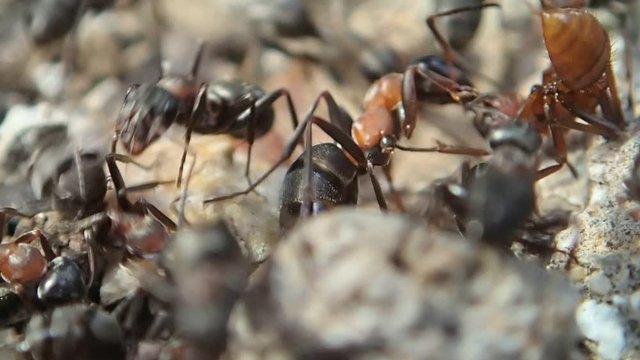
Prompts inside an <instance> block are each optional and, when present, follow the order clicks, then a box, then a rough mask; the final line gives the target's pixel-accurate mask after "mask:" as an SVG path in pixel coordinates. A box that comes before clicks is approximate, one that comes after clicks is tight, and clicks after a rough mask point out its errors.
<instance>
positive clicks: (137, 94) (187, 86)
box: [111, 43, 298, 187]
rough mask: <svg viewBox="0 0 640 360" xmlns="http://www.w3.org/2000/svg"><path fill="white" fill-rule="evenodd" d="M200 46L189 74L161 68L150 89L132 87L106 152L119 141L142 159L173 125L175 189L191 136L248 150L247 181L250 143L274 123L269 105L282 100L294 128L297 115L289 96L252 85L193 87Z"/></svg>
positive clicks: (226, 83)
mask: <svg viewBox="0 0 640 360" xmlns="http://www.w3.org/2000/svg"><path fill="white" fill-rule="evenodd" d="M203 49H204V44H202V43H201V44H200V45H199V47H198V50H197V54H196V56H195V59H194V61H193V64H192V67H191V72H190V73H189V74H188V75H186V76H184V75H172V74H168V73H167V72H166V71H165V69H164V67H163V71H162V75H161V78H160V79H159V80H158V81H157V82H156V83H154V84H141V85H138V84H136V85H133V86H131V87H130V88H129V90H128V91H127V95H126V97H125V99H124V103H123V105H122V109H121V111H120V114H119V116H118V120H117V123H116V129H115V133H114V138H113V142H112V146H111V152H112V153H115V150H116V145H117V142H118V139H120V140H121V141H122V143H123V145H124V146H125V148H126V150H127V151H128V152H129V153H130V154H131V155H138V154H140V153H142V152H143V151H144V150H145V149H146V148H147V146H149V145H150V144H152V143H153V142H154V141H156V140H157V139H158V138H159V137H160V136H161V135H162V134H164V133H165V132H166V131H167V129H168V128H169V127H170V126H171V125H173V124H174V123H176V124H180V125H183V126H185V127H186V135H185V144H184V152H183V154H182V159H181V161H180V169H179V171H178V179H177V186H178V187H180V183H181V181H182V172H183V168H184V162H185V160H186V155H187V152H188V147H189V142H190V140H191V133H192V132H195V133H197V134H206V135H214V134H228V135H231V136H233V137H235V138H240V139H244V140H246V141H247V142H248V144H249V149H248V155H247V164H246V168H245V177H246V178H247V180H248V181H249V183H251V180H250V179H249V168H250V163H251V150H252V146H253V142H254V140H255V138H258V137H261V136H262V135H264V134H266V133H267V132H269V130H271V127H272V125H273V122H274V120H275V113H274V110H273V107H272V105H273V103H274V102H275V101H276V100H277V99H279V98H281V97H284V98H285V99H286V100H287V106H288V110H289V113H290V115H291V122H292V123H293V127H294V128H295V127H296V126H297V125H298V118H297V115H296V110H295V107H294V104H293V100H292V99H291V95H290V94H289V91H288V90H286V89H282V88H281V89H277V90H275V91H272V92H269V93H267V92H265V91H264V90H263V89H262V88H260V87H259V86H257V85H254V84H250V83H247V82H244V81H241V80H218V81H214V82H211V83H202V84H201V85H197V84H196V74H197V71H198V67H199V65H200V61H201V58H202V53H203Z"/></svg>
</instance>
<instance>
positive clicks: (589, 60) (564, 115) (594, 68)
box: [465, 0, 632, 179]
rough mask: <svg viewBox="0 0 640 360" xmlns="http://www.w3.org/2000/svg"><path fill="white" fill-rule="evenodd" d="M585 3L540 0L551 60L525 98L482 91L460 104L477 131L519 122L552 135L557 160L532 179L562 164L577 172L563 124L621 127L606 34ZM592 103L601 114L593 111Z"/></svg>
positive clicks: (611, 133) (608, 130)
mask: <svg viewBox="0 0 640 360" xmlns="http://www.w3.org/2000/svg"><path fill="white" fill-rule="evenodd" d="M587 4H588V2H587V1H584V0H565V1H563V0H555V1H553V0H542V1H541V5H542V12H541V14H540V18H541V21H542V30H543V35H544V42H545V46H546V48H547V52H548V54H549V59H550V61H551V65H550V67H549V68H548V69H547V70H545V71H544V72H543V76H542V84H541V85H534V86H533V87H532V89H531V92H530V94H529V96H528V97H527V99H525V100H524V101H522V100H520V98H519V97H518V96H517V95H512V94H496V95H483V96H480V97H478V98H477V99H475V100H474V101H471V102H469V103H468V104H465V107H466V108H467V109H468V110H470V111H472V112H474V113H475V120H474V125H475V126H476V129H478V131H479V132H480V134H481V135H483V136H486V135H487V134H488V133H489V132H490V130H491V129H492V128H498V127H501V126H504V125H505V124H508V123H509V122H511V121H520V122H525V123H528V124H530V125H531V126H532V127H533V128H534V129H536V131H537V132H538V133H539V134H541V135H550V136H551V137H552V139H553V144H554V147H555V149H556V153H557V155H556V156H557V159H556V161H557V164H556V165H551V166H549V167H547V168H546V169H544V170H541V171H540V172H538V175H537V176H538V179H541V178H543V177H546V176H548V175H550V174H553V173H554V172H556V171H558V170H560V169H561V168H562V167H563V166H564V165H567V166H568V168H569V170H570V171H571V173H572V174H573V176H574V177H577V176H578V174H577V171H576V169H575V168H574V167H573V165H571V163H570V162H569V161H568V159H567V152H568V150H567V144H566V139H565V136H566V132H567V131H568V130H569V129H574V130H578V131H582V132H585V133H588V134H595V135H601V136H604V137H607V138H616V137H617V136H618V135H619V133H620V131H621V130H623V129H624V128H625V127H626V122H625V119H624V115H623V111H622V106H621V103H620V99H619V97H618V92H617V88H616V83H615V76H614V73H613V70H612V67H611V44H610V40H609V35H608V34H607V31H606V30H605V29H604V27H603V26H602V25H601V24H600V22H599V21H598V20H597V19H596V18H595V17H594V16H593V15H591V14H590V13H589V12H587V10H586V9H584V7H585V6H586V5H587ZM568 44H570V46H569V45H568ZM576 59H578V60H576ZM629 101H630V103H631V102H632V100H631V98H630V100H629ZM598 106H599V107H600V109H601V110H602V114H603V117H600V116H598V115H596V114H595V110H596V108H597V107H598ZM516 108H518V109H519V110H518V111H517V112H515V111H514V110H515V109H516ZM576 117H578V118H580V119H582V120H584V121H585V122H586V124H585V123H581V122H578V121H577V120H576Z"/></svg>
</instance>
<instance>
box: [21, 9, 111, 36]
mask: <svg viewBox="0 0 640 360" xmlns="http://www.w3.org/2000/svg"><path fill="white" fill-rule="evenodd" d="M114 2H115V1H114V0H37V1H35V2H34V3H33V4H31V5H30V8H29V10H28V11H27V13H26V14H25V17H24V21H25V25H26V27H27V30H28V32H29V35H30V36H31V38H32V40H33V42H34V43H35V44H36V45H39V46H42V45H46V44H49V43H51V42H53V41H55V40H58V39H60V38H62V37H64V36H65V35H67V34H68V33H69V32H71V31H72V30H74V28H75V27H76V26H77V24H78V22H79V20H80V17H81V16H82V15H83V13H84V12H85V11H87V10H90V9H94V10H102V9H104V8H107V7H110V6H112V5H113V3H114Z"/></svg>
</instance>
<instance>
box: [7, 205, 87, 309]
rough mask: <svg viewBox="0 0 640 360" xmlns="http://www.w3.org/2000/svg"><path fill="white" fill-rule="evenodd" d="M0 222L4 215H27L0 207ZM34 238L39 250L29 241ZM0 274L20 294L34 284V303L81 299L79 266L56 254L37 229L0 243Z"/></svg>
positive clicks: (81, 289) (80, 272) (82, 287)
mask: <svg viewBox="0 0 640 360" xmlns="http://www.w3.org/2000/svg"><path fill="white" fill-rule="evenodd" d="M0 213H1V214H2V216H1V219H0V222H2V223H3V224H4V220H5V219H6V217H7V216H19V217H26V218H31V217H33V216H30V215H26V214H23V213H21V212H19V211H17V210H15V209H13V208H2V209H0ZM34 241H38V242H39V244H40V247H41V249H42V252H40V250H38V248H36V247H35V246H32V245H31V243H32V242H34ZM0 274H1V275H2V278H3V279H4V280H5V281H7V282H8V283H9V284H11V285H13V286H14V287H15V288H16V293H17V294H24V292H25V290H26V289H30V288H31V286H35V285H37V287H36V299H37V301H38V302H39V304H38V305H44V306H53V305H60V304H64V303H70V302H74V301H78V300H80V299H82V298H83V297H84V296H85V295H86V286H85V281H84V279H83V272H82V270H81V269H80V266H79V265H78V264H77V263H76V261H74V260H73V259H72V258H70V257H68V256H57V255H56V254H55V253H54V252H53V250H52V248H51V245H50V243H49V241H48V240H47V238H46V236H45V235H44V234H43V232H42V231H41V230H38V229H35V230H31V231H28V232H25V233H23V234H21V235H20V236H18V237H17V238H16V239H15V240H13V241H12V242H9V243H4V244H0Z"/></svg>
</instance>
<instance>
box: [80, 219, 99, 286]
mask: <svg viewBox="0 0 640 360" xmlns="http://www.w3.org/2000/svg"><path fill="white" fill-rule="evenodd" d="M94 234H95V232H94V231H93V229H84V231H83V232H82V236H83V237H84V241H85V242H86V243H87V249H88V251H87V257H88V258H89V281H88V282H87V290H88V289H89V288H90V287H91V285H93V281H94V279H95V274H96V253H95V250H94V246H95V243H94V241H93V236H94Z"/></svg>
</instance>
